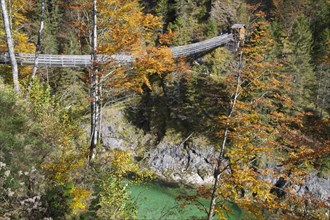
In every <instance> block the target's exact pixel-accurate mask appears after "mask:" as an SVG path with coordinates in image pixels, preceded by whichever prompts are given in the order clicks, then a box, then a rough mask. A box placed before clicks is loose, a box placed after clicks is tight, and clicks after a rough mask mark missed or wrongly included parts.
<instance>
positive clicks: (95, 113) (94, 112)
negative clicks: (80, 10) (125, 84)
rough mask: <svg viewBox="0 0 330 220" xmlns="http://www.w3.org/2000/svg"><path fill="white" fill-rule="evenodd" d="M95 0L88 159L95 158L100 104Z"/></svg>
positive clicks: (94, 7)
mask: <svg viewBox="0 0 330 220" xmlns="http://www.w3.org/2000/svg"><path fill="white" fill-rule="evenodd" d="M96 4H97V0H93V38H92V46H93V48H92V60H93V68H92V70H91V71H90V76H89V77H90V97H91V101H90V103H91V104H90V105H91V131H90V146H89V161H90V162H91V161H92V160H93V159H94V158H95V154H96V145H97V144H98V141H99V137H100V136H99V123H100V106H99V99H100V97H99V95H100V94H99V89H98V88H99V86H98V76H97V72H98V67H97V65H98V64H97V7H96Z"/></svg>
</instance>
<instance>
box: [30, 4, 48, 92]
mask: <svg viewBox="0 0 330 220" xmlns="http://www.w3.org/2000/svg"><path fill="white" fill-rule="evenodd" d="M44 17H45V0H41V16H40V25H39V31H38V39H37V45H36V51H35V58H34V64H33V69H32V74H31V78H30V82H29V87H28V88H29V89H30V88H31V87H32V83H33V80H34V77H35V75H36V73H37V69H38V61H39V54H40V50H41V37H42V36H41V35H42V31H43V29H44Z"/></svg>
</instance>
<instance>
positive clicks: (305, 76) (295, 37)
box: [284, 15, 316, 106]
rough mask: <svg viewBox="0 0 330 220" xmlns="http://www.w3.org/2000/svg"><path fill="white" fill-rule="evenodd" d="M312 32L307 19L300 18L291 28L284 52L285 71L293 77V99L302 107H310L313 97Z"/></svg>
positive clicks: (314, 80)
mask: <svg viewBox="0 0 330 220" xmlns="http://www.w3.org/2000/svg"><path fill="white" fill-rule="evenodd" d="M312 44H313V38H312V32H311V31H310V27H309V22H308V19H307V18H306V17H305V16H303V15H302V16H300V17H298V18H297V19H296V21H295V23H294V24H293V27H292V34H291V35H290V36H289V38H288V42H287V45H285V46H284V52H285V53H287V54H288V57H287V64H286V65H287V69H288V72H289V74H291V75H292V76H293V77H294V82H295V83H294V85H295V93H293V94H292V95H293V98H294V99H295V100H296V101H297V103H300V105H301V106H302V105H303V106H310V105H311V104H312V103H313V100H314V97H315V82H316V79H315V73H314V71H313V66H312V63H311V51H312Z"/></svg>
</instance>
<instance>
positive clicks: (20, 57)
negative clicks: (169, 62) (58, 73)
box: [0, 34, 234, 67]
mask: <svg viewBox="0 0 330 220" xmlns="http://www.w3.org/2000/svg"><path fill="white" fill-rule="evenodd" d="M233 41H234V39H233V36H232V34H223V35H220V36H217V37H214V38H211V39H208V40H204V41H201V42H198V43H193V44H188V45H183V46H178V47H171V48H170V49H171V51H172V53H173V56H174V57H175V58H178V57H182V56H191V55H194V54H198V53H202V52H206V51H209V50H212V49H215V48H217V47H219V46H222V45H225V44H227V43H230V42H233ZM16 58H17V63H18V65H22V66H33V65H34V59H35V54H28V53H16ZM98 60H99V62H100V63H107V62H109V61H112V62H116V63H119V64H130V63H133V62H134V58H133V57H132V56H131V55H130V54H129V53H127V54H124V53H122V54H114V55H99V56H98ZM0 64H8V65H10V58H9V54H8V53H2V54H0ZM91 65H92V57H91V55H54V54H39V57H38V63H37V66H42V67H89V66H91Z"/></svg>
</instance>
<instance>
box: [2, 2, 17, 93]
mask: <svg viewBox="0 0 330 220" xmlns="http://www.w3.org/2000/svg"><path fill="white" fill-rule="evenodd" d="M1 9H2V17H3V24H4V26H5V31H6V38H7V46H8V52H9V56H10V62H11V66H12V73H13V83H14V90H15V92H16V93H19V82H18V67H17V61H16V57H15V51H14V41H13V37H12V35H11V28H10V23H9V16H8V11H7V6H6V0H1Z"/></svg>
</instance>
